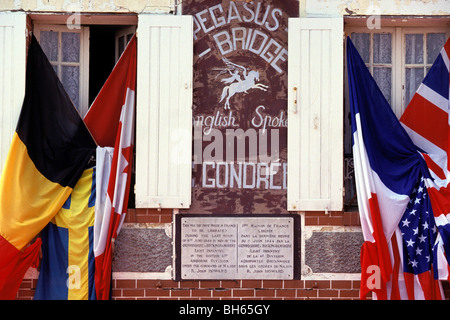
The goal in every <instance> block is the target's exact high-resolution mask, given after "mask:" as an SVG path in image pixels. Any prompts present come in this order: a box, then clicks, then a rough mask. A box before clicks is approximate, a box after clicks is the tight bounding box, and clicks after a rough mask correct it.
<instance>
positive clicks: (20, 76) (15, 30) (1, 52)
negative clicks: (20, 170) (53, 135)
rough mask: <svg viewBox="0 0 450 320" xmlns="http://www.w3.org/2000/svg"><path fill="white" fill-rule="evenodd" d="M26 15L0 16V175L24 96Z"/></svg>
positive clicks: (15, 13) (11, 14) (16, 13)
mask: <svg viewBox="0 0 450 320" xmlns="http://www.w3.org/2000/svg"><path fill="white" fill-rule="evenodd" d="M25 67H26V14H25V13H24V12H2V13H0V172H1V170H3V166H4V164H5V161H6V157H7V155H8V151H9V147H10V144H11V140H12V136H13V133H14V131H15V129H16V125H17V121H18V119H19V114H20V109H21V108H22V103H23V97H24V94H25Z"/></svg>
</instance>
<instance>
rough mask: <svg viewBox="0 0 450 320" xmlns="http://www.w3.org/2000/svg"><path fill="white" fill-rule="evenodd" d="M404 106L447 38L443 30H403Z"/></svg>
mask: <svg viewBox="0 0 450 320" xmlns="http://www.w3.org/2000/svg"><path fill="white" fill-rule="evenodd" d="M403 40H404V46H405V54H404V59H405V64H404V72H405V75H404V79H405V82H404V83H405V84H404V91H405V97H404V106H405V108H406V106H407V105H408V103H409V102H410V101H411V98H412V97H413V95H414V93H415V92H416V90H417V88H418V87H419V85H420V83H421V82H422V80H423V78H424V77H425V75H426V73H427V72H428V70H430V67H431V66H432V65H433V62H434V60H435V59H436V57H437V56H438V54H439V51H440V50H441V48H442V47H443V46H444V44H445V41H446V40H447V35H446V33H445V31H439V30H434V31H431V30H430V31H429V32H421V31H420V30H412V31H409V30H405V31H404V32H403Z"/></svg>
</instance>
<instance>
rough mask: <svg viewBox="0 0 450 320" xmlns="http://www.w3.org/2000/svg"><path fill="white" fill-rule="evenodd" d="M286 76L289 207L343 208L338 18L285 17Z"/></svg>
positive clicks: (298, 208)
mask: <svg viewBox="0 0 450 320" xmlns="http://www.w3.org/2000/svg"><path fill="white" fill-rule="evenodd" d="M288 77H289V79H288V90H289V91H288V123H289V130H288V163H289V172H288V196H287V198H288V210H293V211H309V210H325V211H327V210H342V204H343V195H342V192H343V186H342V185H343V157H344V155H343V118H342V117H343V101H342V99H343V98H342V97H343V20H342V18H291V19H289V64H288Z"/></svg>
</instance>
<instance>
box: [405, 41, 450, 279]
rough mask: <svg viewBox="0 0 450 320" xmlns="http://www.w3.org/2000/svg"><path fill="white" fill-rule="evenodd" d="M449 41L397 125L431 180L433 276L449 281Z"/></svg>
mask: <svg viewBox="0 0 450 320" xmlns="http://www.w3.org/2000/svg"><path fill="white" fill-rule="evenodd" d="M449 57H450V38H449V39H447V42H446V43H445V45H444V46H443V48H442V49H441V51H440V53H439V55H438V56H437V58H436V60H435V62H434V63H433V65H432V66H431V68H430V70H429V71H428V73H427V75H426V77H425V78H424V80H423V82H422V83H421V84H420V86H419V88H418V89H417V91H416V93H415V94H414V96H413V98H412V99H411V102H410V103H409V104H408V107H407V108H406V110H405V112H404V113H403V115H402V117H401V118H400V122H401V124H402V125H403V127H404V128H405V130H406V131H407V132H408V134H409V135H410V137H411V139H412V141H413V142H414V144H415V145H417V147H418V148H420V150H422V156H423V157H424V159H425V161H426V163H427V166H428V168H429V171H430V177H429V178H428V179H426V180H425V186H426V188H427V192H428V194H429V195H430V202H431V207H432V211H433V215H434V220H435V222H436V227H437V229H438V230H439V233H438V235H437V239H436V244H435V253H436V254H435V256H434V258H435V268H436V269H435V276H436V277H438V278H439V279H441V280H448V279H449V275H450V272H449V263H450V255H449V254H446V252H450V214H449V213H450V186H449V183H450V171H449V168H450V163H449V152H450V148H449V145H448V144H449V135H450V130H449V123H450V118H449V109H450V103H449V98H450V94H449V90H450V89H449V88H450V72H449V70H450V62H449V60H450V59H449Z"/></svg>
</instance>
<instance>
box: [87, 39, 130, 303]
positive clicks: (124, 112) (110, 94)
mask: <svg viewBox="0 0 450 320" xmlns="http://www.w3.org/2000/svg"><path fill="white" fill-rule="evenodd" d="M135 94H136V35H134V36H133V37H132V39H131V40H130V42H129V43H128V45H127V48H126V49H125V51H124V52H123V54H122V55H121V57H120V59H119V61H118V62H117V63H116V65H115V67H114V69H113V71H112V72H111V75H110V76H109V77H108V79H107V80H106V82H105V84H104V86H103V87H102V89H101V91H100V93H99V94H98V96H97V97H96V99H95V100H94V102H93V104H92V106H91V108H90V109H89V111H88V113H87V114H86V116H85V118H84V121H85V123H86V125H87V127H88V128H89V131H90V132H91V134H92V135H93V137H94V139H95V140H96V142H97V144H98V145H99V147H98V148H97V159H96V161H97V171H96V172H97V177H96V202H95V223H94V255H95V289H96V298H97V299H99V300H107V299H109V298H110V292H111V291H110V289H111V273H112V254H113V252H114V241H115V239H116V238H117V235H118V234H119V232H120V229H121V227H122V224H123V221H124V218H125V215H126V211H127V206H128V195H129V189H130V181H131V180H130V179H131V166H132V159H133V143H134V141H133V135H134V109H135Z"/></svg>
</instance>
